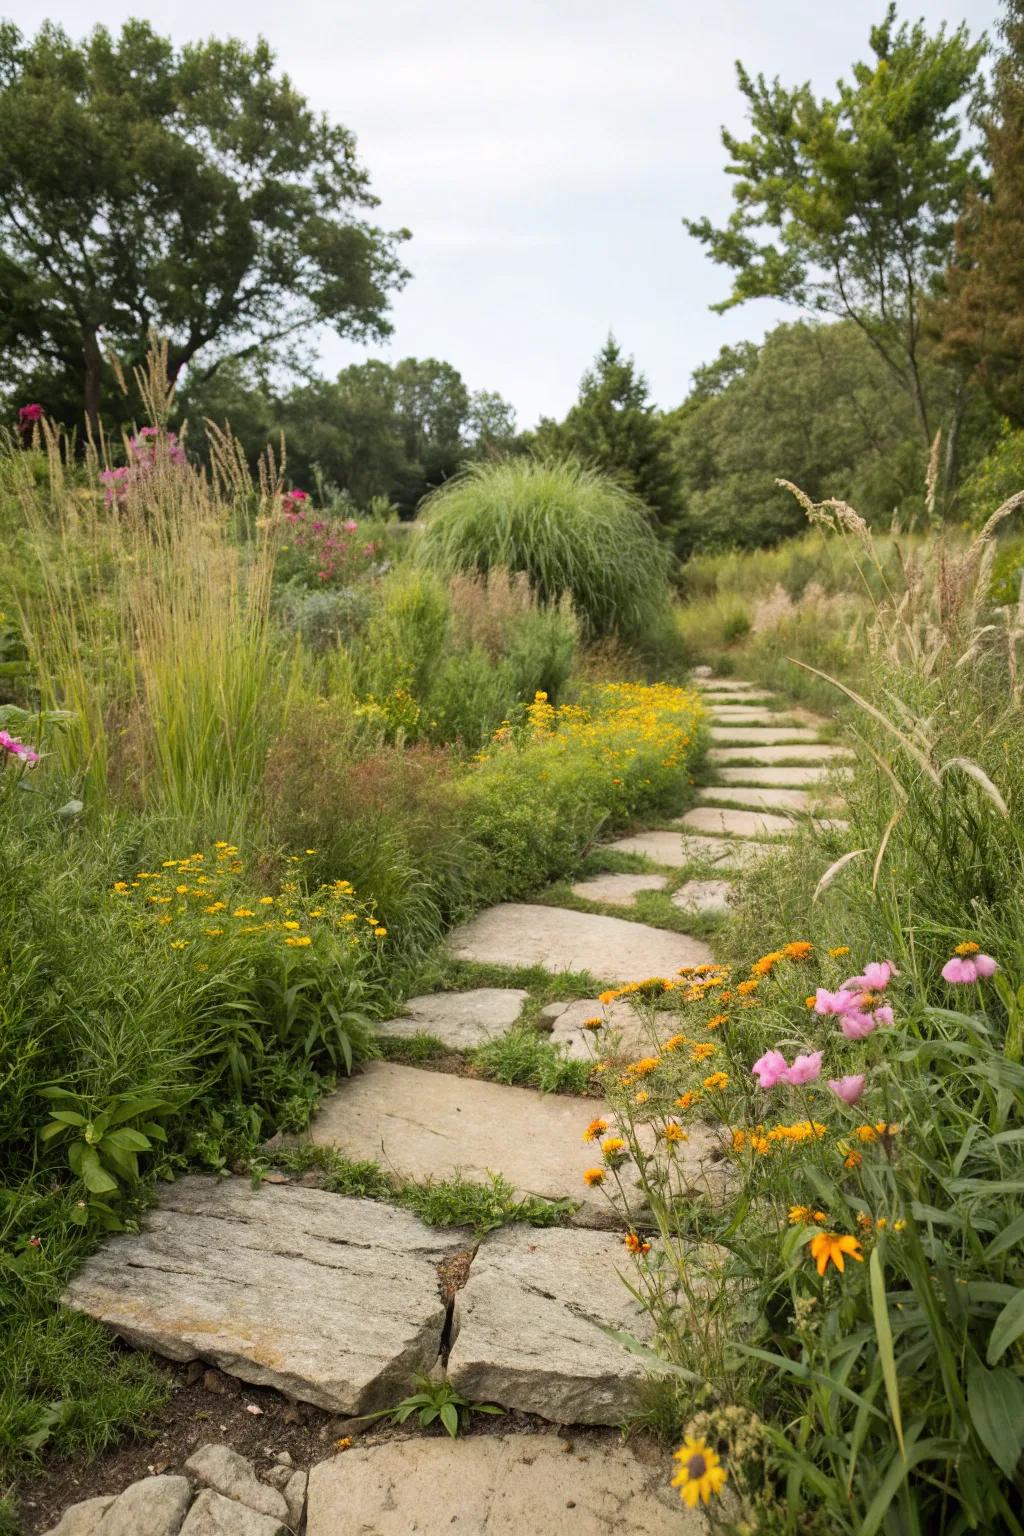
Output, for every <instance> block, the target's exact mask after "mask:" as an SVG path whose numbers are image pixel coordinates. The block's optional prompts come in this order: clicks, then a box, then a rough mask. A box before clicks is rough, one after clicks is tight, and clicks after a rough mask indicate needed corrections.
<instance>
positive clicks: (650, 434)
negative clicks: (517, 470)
mask: <svg viewBox="0 0 1024 1536" xmlns="http://www.w3.org/2000/svg"><path fill="white" fill-rule="evenodd" d="M536 447H537V448H538V449H539V450H540V451H541V452H542V453H552V454H559V453H561V454H572V455H574V456H575V457H576V458H578V459H579V460H580V461H581V462H582V463H584V464H590V465H593V466H594V467H595V468H597V469H602V470H604V471H605V473H607V474H610V475H613V476H614V477H615V478H616V479H617V480H618V481H619V482H620V484H622V485H624V486H625V487H626V489H627V490H630V491H632V492H633V493H634V494H635V495H637V496H639V497H640V499H641V501H643V502H644V503H645V504H646V505H647V507H648V508H649V509H650V511H651V513H652V514H653V516H654V518H655V520H656V521H657V522H658V523H659V524H660V525H661V527H662V529H663V531H666V530H670V529H671V527H672V525H673V523H674V522H675V519H676V518H677V516H678V514H679V470H678V467H677V464H676V461H675V456H674V453H673V449H672V434H671V433H670V432H669V431H668V429H667V428H666V426H665V423H664V420H663V418H662V417H661V415H660V414H659V413H658V412H657V411H656V409H655V407H654V405H653V403H652V402H651V400H650V398H649V390H648V385H647V380H646V379H645V378H644V376H643V374H642V373H638V372H637V371H636V364H635V362H634V360H633V358H631V357H625V356H624V355H623V353H622V349H621V348H620V346H619V344H618V342H617V341H616V340H615V338H614V336H609V337H608V340H607V341H606V342H605V344H604V346H603V347H602V349H601V351H600V352H599V353H598V354H597V357H596V359H595V360H594V366H593V367H592V368H588V369H587V371H586V373H585V374H584V375H583V378H582V379H581V380H580V392H579V399H578V400H577V402H576V404H575V405H574V406H573V407H572V409H571V410H570V411H569V414H568V415H567V416H566V418H565V420H564V421H563V422H561V423H556V422H554V421H552V420H550V419H544V420H542V421H541V423H540V425H539V426H538V428H537V434H536Z"/></svg>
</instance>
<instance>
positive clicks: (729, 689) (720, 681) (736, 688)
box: [693, 677, 754, 693]
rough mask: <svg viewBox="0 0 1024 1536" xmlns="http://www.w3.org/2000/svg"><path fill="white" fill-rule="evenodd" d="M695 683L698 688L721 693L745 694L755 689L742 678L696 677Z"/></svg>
mask: <svg viewBox="0 0 1024 1536" xmlns="http://www.w3.org/2000/svg"><path fill="white" fill-rule="evenodd" d="M693 681H694V685H695V687H697V688H701V689H703V690H705V691H707V690H710V691H711V692H714V691H715V690H716V689H717V690H718V691H719V692H721V693H744V692H746V691H747V690H748V689H750V688H753V687H754V684H753V683H748V682H747V681H746V680H745V679H744V678H742V677H695V678H694V680H693Z"/></svg>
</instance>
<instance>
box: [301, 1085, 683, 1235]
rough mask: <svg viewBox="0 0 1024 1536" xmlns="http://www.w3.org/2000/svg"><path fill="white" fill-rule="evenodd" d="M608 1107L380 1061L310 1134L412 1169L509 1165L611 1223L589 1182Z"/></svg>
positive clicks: (518, 1181) (517, 1176) (418, 1172)
mask: <svg viewBox="0 0 1024 1536" xmlns="http://www.w3.org/2000/svg"><path fill="white" fill-rule="evenodd" d="M602 1114H603V1115H605V1116H607V1117H608V1118H611V1110H609V1108H608V1106H607V1105H604V1104H602V1103H601V1102H600V1100H597V1099H584V1098H574V1097H570V1096H569V1095H567V1094H553V1093H537V1092H535V1091H534V1090H533V1089H531V1088H510V1087H506V1086H505V1085H504V1084H503V1083H487V1082H480V1081H478V1080H477V1079H475V1078H468V1077H450V1076H448V1075H447V1074H445V1073H441V1072H423V1071H420V1070H419V1069H418V1068H416V1067H406V1066H400V1065H398V1064H397V1063H395V1062H382V1061H371V1062H367V1064H366V1065H365V1066H364V1068H363V1069H362V1071H361V1072H360V1073H358V1074H357V1075H356V1076H354V1077H352V1078H349V1079H348V1080H347V1081H346V1082H345V1083H343V1085H342V1086H341V1087H340V1088H339V1089H338V1090H337V1091H336V1092H335V1093H332V1094H330V1095H329V1097H328V1098H326V1099H324V1101H323V1103H322V1104H321V1106H320V1109H319V1111H318V1113H317V1115H316V1117H315V1119H314V1120H313V1123H312V1125H311V1126H310V1135H311V1136H312V1139H313V1140H314V1141H315V1142H319V1143H320V1144H321V1145H325V1144H326V1145H330V1146H334V1147H338V1148H340V1150H341V1151H342V1152H344V1153H346V1154H347V1156H349V1157H353V1158H363V1157H371V1158H377V1159H379V1160H380V1161H382V1162H384V1163H385V1164H386V1165H387V1166H388V1167H390V1168H393V1169H394V1171H395V1172H396V1173H399V1174H402V1175H404V1176H405V1177H407V1178H411V1179H444V1178H449V1177H451V1176H452V1175H453V1174H456V1173H461V1174H462V1175H463V1176H464V1177H465V1178H468V1179H476V1180H478V1181H481V1182H482V1181H483V1180H485V1179H486V1178H487V1176H488V1174H489V1173H500V1174H502V1175H503V1176H504V1177H505V1178H506V1179H507V1180H508V1181H509V1183H510V1184H512V1185H513V1186H514V1187H515V1189H516V1190H518V1191H519V1192H520V1194H529V1195H542V1196H543V1197H544V1198H546V1199H551V1200H557V1199H561V1198H563V1197H564V1196H569V1197H570V1198H571V1199H573V1200H578V1201H580V1202H581V1206H580V1210H579V1211H578V1212H577V1214H576V1220H577V1222H578V1223H579V1224H581V1225H585V1226H608V1225H609V1224H611V1222H612V1220H613V1217H612V1214H611V1212H610V1210H609V1207H608V1202H607V1201H606V1200H605V1199H604V1198H603V1197H602V1195H601V1192H600V1190H596V1191H595V1190H589V1189H588V1188H587V1187H586V1185H585V1184H584V1183H583V1174H584V1170H585V1169H587V1168H591V1167H593V1165H594V1162H595V1151H594V1148H593V1147H592V1146H590V1145H588V1144H587V1143H586V1142H584V1140H583V1131H584V1129H585V1127H586V1126H587V1124H588V1122H589V1121H590V1120H592V1119H593V1118H594V1117H595V1116H597V1115H602ZM698 1145H699V1143H698ZM596 1160H598V1161H599V1160H600V1154H599V1153H598V1154H597V1159H596Z"/></svg>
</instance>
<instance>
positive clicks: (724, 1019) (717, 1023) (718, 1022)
mask: <svg viewBox="0 0 1024 1536" xmlns="http://www.w3.org/2000/svg"><path fill="white" fill-rule="evenodd" d="M728 1022H729V1015H728V1014H727V1013H716V1014H715V1015H714V1017H713V1018H710V1019H708V1021H707V1023H706V1024H705V1026H704V1028H705V1029H721V1027H722V1025H723V1024H728Z"/></svg>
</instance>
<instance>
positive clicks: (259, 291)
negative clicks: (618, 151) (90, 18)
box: [0, 20, 407, 428]
mask: <svg viewBox="0 0 1024 1536" xmlns="http://www.w3.org/2000/svg"><path fill="white" fill-rule="evenodd" d="M375 204H376V198H375V197H374V196H373V194H372V193H371V191H370V185H369V180H368V177H367V173H366V172H365V170H364V169H363V168H362V167H361V166H360V164H359V162H358V160H357V158H356V146H355V141H354V139H353V136H352V134H351V133H350V132H349V131H348V129H346V128H344V127H341V126H340V125H337V124H332V123H330V122H328V120H327V119H326V117H324V116H322V115H319V114H317V113H314V112H313V111H312V110H311V109H310V107H309V105H308V103H307V102H306V100H305V99H304V97H303V96H301V95H300V94H299V92H298V91H296V89H295V88H294V86H293V85H292V83H291V81H290V80H289V79H288V77H287V76H286V75H277V74H275V71H274V55H273V53H272V52H271V50H270V48H269V46H268V45H267V43H266V42H264V41H262V40H261V41H259V42H257V43H256V45H255V46H254V47H252V48H249V47H247V46H246V45H245V44H243V43H241V42H239V41H237V40H234V39H229V40H226V41H219V40H217V39H210V40H209V41H207V42H204V43H199V44H194V45H187V46H185V47H183V48H181V49H180V50H175V48H174V47H173V45H172V43H171V41H170V40H169V39H167V38H164V37H161V36H159V35H158V34H157V33H156V32H155V31H154V30H153V29H152V27H150V25H149V24H148V23H147V22H144V21H138V20H133V21H128V22H126V23H125V25H124V26H123V28H122V29H121V32H120V35H119V36H118V37H116V38H115V37H113V36H112V35H111V34H110V32H108V31H107V30H106V28H104V27H97V28H96V29H95V30H94V31H93V32H92V33H90V35H89V36H88V37H87V38H86V39H85V40H84V41H83V42H82V43H80V44H76V43H74V42H73V41H72V40H71V39H70V38H69V37H68V36H67V35H66V33H64V32H63V31H62V30H61V29H60V28H59V27H55V26H52V25H50V24H48V23H47V24H44V25H43V26H42V27H41V29H40V30H39V32H38V34H37V35H36V36H35V38H34V39H32V40H30V41H27V42H26V41H25V40H23V38H22V36H21V34H20V33H19V31H18V29H17V28H16V27H15V26H13V25H12V24H10V23H4V24H0V370H2V372H0V382H3V383H4V384H6V385H7V386H8V387H13V386H14V385H15V383H19V384H21V383H22V381H25V382H24V384H23V385H22V387H23V388H25V389H26V390H28V388H29V384H28V381H32V387H31V393H32V395H33V396H34V397H35V398H41V399H43V400H44V403H49V401H48V399H47V389H50V390H55V391H58V392H59V391H60V390H63V391H64V394H65V396H66V394H67V393H68V391H69V389H71V390H73V391H74V392H75V393H77V395H78V398H79V400H80V401H81V403H82V404H83V405H84V408H85V411H86V415H87V417H88V419H89V420H90V422H91V424H92V425H93V427H94V428H95V426H96V424H97V422H98V419H99V413H100V407H101V403H102V404H104V405H105V404H106V403H107V402H106V401H105V400H103V399H102V396H103V394H104V390H105V388H107V387H108V386H109V382H110V375H109V373H108V372H107V371H105V368H104V357H105V354H107V353H108V352H109V351H114V352H116V353H118V354H119V355H121V356H123V357H124V359H125V360H126V361H127V362H133V361H136V360H138V359H139V358H140V357H141V356H142V354H143V353H144V351H145V348H146V343H147V337H148V333H149V331H150V329H151V328H155V329H156V330H157V331H159V332H160V334H161V335H163V336H166V337H167V338H168V339H169V342H170V347H169V371H170V376H171V378H172V379H174V378H176V377H177V375H178V373H179V372H180V370H181V369H182V368H183V367H184V366H185V365H186V364H191V365H192V366H193V368H194V369H195V370H196V371H198V372H201V373H204V374H206V375H209V374H211V373H213V372H214V371H215V370H216V368H217V367H218V366H219V364H220V363H221V362H222V361H223V360H224V359H225V358H226V357H230V356H252V355H255V354H256V353H259V354H260V355H261V357H262V358H263V359H264V361H266V360H267V359H269V358H272V357H273V356H275V355H279V354H280V353H281V351H282V349H285V348H287V347H288V345H289V344H290V343H293V342H294V343H295V346H296V347H297V348H298V349H301V347H302V345H303V341H304V338H305V336H306V334H307V333H308V330H309V328H310V327H311V326H316V325H327V326H330V327H331V328H332V329H333V330H334V331H336V332H337V333H338V334H340V335H343V336H351V337H356V338H364V337H379V336H382V335H385V334H386V333H387V332H388V330H389V326H388V323H387V320H386V309H387V302H388V295H389V292H390V291H391V290H393V289H394V288H396V287H397V286H399V285H400V284H401V283H402V282H403V281H404V279H405V277H406V276H407V274H406V273H405V272H404V271H403V269H402V267H401V265H400V262H399V260H398V254H397V252H398V246H399V242H400V241H401V240H402V239H403V238H404V237H405V233H406V232H405V231H395V232H391V233H387V232H385V231H383V230H381V229H379V228H377V227H375V226H374V225H373V224H371V223H369V222H367V221H366V220H365V218H364V217H363V216H362V215H363V213H364V212H365V211H366V210H369V209H372V208H373V207H374V206H375Z"/></svg>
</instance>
